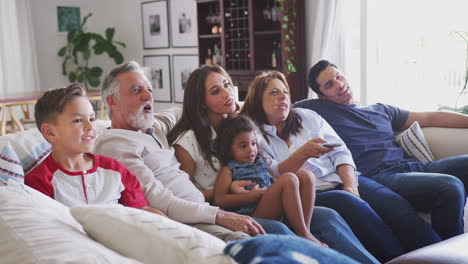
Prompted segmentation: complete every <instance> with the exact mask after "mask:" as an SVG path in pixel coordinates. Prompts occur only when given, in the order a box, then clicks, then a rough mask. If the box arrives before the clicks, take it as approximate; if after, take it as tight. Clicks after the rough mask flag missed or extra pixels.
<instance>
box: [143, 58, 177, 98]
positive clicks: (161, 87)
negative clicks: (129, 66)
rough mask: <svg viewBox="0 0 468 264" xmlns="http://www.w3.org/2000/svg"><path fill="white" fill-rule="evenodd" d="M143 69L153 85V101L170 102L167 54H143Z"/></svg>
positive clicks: (169, 76) (169, 67)
mask: <svg viewBox="0 0 468 264" xmlns="http://www.w3.org/2000/svg"><path fill="white" fill-rule="evenodd" d="M143 65H144V67H143V70H144V72H145V75H146V77H147V78H148V80H149V81H150V83H151V86H152V87H153V99H154V101H155V102H172V89H171V72H170V71H171V65H170V62H169V55H148V56H143Z"/></svg>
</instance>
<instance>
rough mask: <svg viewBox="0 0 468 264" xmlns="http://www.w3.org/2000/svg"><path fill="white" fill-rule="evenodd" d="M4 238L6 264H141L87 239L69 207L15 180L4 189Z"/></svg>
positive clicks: (0, 244) (0, 207)
mask: <svg viewBox="0 0 468 264" xmlns="http://www.w3.org/2000/svg"><path fill="white" fill-rule="evenodd" d="M0 234H1V235H0V256H1V257H0V259H1V260H0V262H1V263H3V264H9V263H11V264H18V263H21V264H33V263H35V264H38V263H39V264H41V263H44V264H45V263H47V264H55V263H57V264H59V263H60V264H62V263H68V264H73V263H76V264H86V263H89V264H96V263H108V264H113V263H119V264H120V263H125V264H136V263H140V262H138V261H135V260H132V259H129V258H125V257H123V256H120V255H119V254H117V253H116V252H114V251H112V250H110V249H108V248H106V247H105V246H103V245H101V244H99V243H97V242H95V241H93V240H92V239H90V238H89V237H88V236H86V234H85V233H84V231H83V230H82V228H81V226H80V225H79V224H78V223H77V222H76V221H75V220H74V219H73V218H72V216H71V215H70V212H69V209H68V208H67V207H65V206H63V205H61V204H60V203H58V202H56V201H54V200H53V199H51V198H49V197H47V196H45V195H43V194H42V193H39V192H37V191H34V190H32V189H31V188H29V187H27V186H24V185H20V184H19V183H16V182H14V181H12V180H10V181H9V182H8V186H3V187H0Z"/></svg>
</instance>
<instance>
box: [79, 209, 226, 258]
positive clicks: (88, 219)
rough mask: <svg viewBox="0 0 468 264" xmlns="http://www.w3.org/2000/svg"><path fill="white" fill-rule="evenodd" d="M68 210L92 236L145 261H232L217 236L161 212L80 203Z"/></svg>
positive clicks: (125, 254) (114, 248)
mask: <svg viewBox="0 0 468 264" xmlns="http://www.w3.org/2000/svg"><path fill="white" fill-rule="evenodd" d="M71 213H72V215H73V217H74V218H75V219H76V220H77V221H78V222H79V223H80V224H81V225H82V226H83V227H84V229H85V231H86V233H87V234H88V235H89V236H90V237H91V238H93V239H94V240H96V241H98V242H100V243H101V244H103V245H105V246H107V247H108V248H110V249H112V250H114V251H116V252H119V253H120V254H122V255H124V256H127V257H130V258H133V259H137V260H139V261H141V262H144V263H191V264H197V263H199V264H202V263H203V264H209V263H213V264H214V263H217V264H222V263H226V264H228V263H235V262H234V261H233V260H232V259H231V258H230V257H229V256H227V255H225V254H223V249H224V247H225V245H226V244H225V243H224V242H223V241H222V240H220V239H219V238H217V237H214V236H212V235H210V234H208V233H205V232H203V231H200V230H198V229H195V228H193V227H190V226H188V225H184V224H181V223H179V222H176V221H173V220H171V219H169V218H167V217H164V216H161V215H157V214H154V213H149V212H146V211H144V210H140V209H135V208H130V207H124V206H120V205H88V206H79V207H74V208H72V209H71Z"/></svg>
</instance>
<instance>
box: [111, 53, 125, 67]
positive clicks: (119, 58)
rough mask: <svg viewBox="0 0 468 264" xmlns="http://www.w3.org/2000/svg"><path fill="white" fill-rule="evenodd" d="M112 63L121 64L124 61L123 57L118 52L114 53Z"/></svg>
mask: <svg viewBox="0 0 468 264" xmlns="http://www.w3.org/2000/svg"><path fill="white" fill-rule="evenodd" d="M113 58H114V61H115V63H116V64H121V63H122V62H123V61H124V58H123V55H122V53H120V52H118V51H117V52H116V53H115V55H114V56H113Z"/></svg>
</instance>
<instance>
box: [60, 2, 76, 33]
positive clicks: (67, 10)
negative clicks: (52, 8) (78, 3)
mask: <svg viewBox="0 0 468 264" xmlns="http://www.w3.org/2000/svg"><path fill="white" fill-rule="evenodd" d="M57 25H58V32H70V31H78V30H80V29H81V15H80V7H74V6H57Z"/></svg>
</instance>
